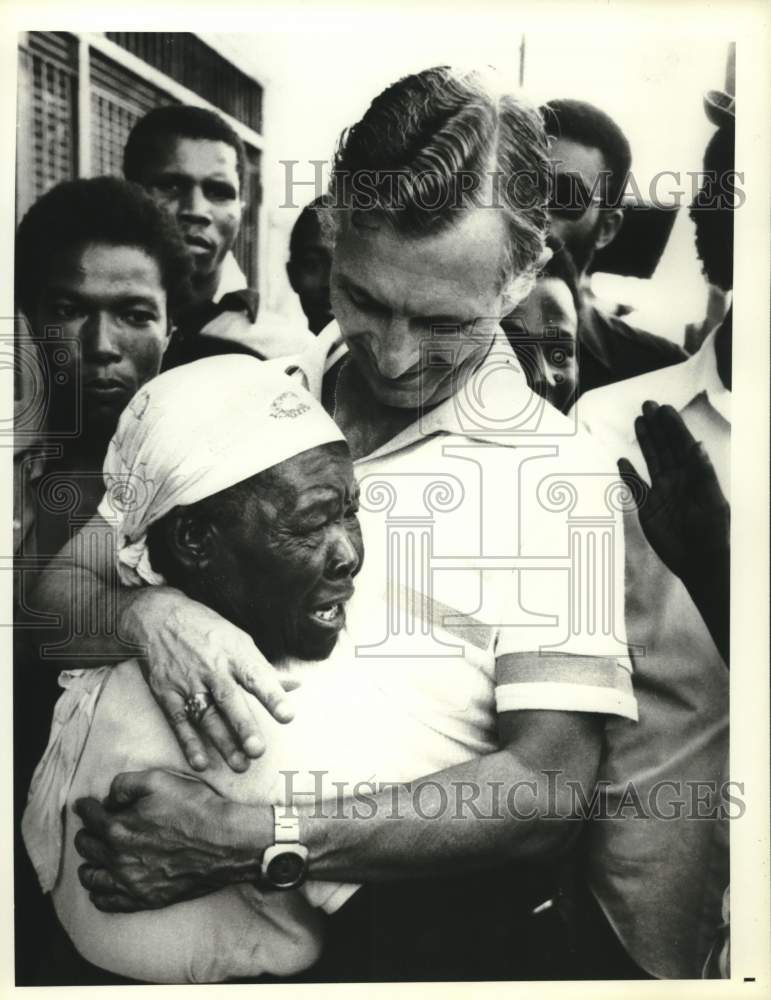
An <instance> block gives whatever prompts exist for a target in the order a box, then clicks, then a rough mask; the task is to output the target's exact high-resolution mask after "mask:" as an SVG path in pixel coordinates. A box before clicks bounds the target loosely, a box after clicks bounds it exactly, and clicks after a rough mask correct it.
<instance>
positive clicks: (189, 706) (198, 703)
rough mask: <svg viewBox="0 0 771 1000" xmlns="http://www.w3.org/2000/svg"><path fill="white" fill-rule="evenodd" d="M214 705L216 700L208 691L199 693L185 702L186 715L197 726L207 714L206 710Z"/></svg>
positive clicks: (192, 695)
mask: <svg viewBox="0 0 771 1000" xmlns="http://www.w3.org/2000/svg"><path fill="white" fill-rule="evenodd" d="M213 704H214V699H213V698H212V696H211V695H210V694H209V692H208V691H197V692H196V693H195V694H191V695H190V697H189V698H187V699H186V700H185V715H187V717H188V719H190V721H191V722H192V723H193V725H194V726H197V725H198V724H199V723H200V721H201V719H202V718H203V717H204V715H205V714H206V710H207V709H208V708H211V706H212V705H213Z"/></svg>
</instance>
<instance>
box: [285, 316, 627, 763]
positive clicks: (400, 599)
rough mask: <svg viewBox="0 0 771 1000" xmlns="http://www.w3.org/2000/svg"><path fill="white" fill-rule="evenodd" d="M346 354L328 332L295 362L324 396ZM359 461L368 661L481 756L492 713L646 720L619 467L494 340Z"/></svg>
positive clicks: (360, 599) (354, 618)
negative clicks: (639, 697)
mask: <svg viewBox="0 0 771 1000" xmlns="http://www.w3.org/2000/svg"><path fill="white" fill-rule="evenodd" d="M344 351H345V347H344V345H342V341H341V337H340V331H339V328H338V327H337V324H336V323H331V324H330V325H329V326H328V327H327V328H326V329H325V330H324V331H322V333H321V334H320V335H319V338H318V339H317V343H316V344H314V346H313V348H312V349H311V351H309V352H308V353H307V354H306V355H304V356H303V357H302V358H301V359H298V360H297V364H296V366H295V365H291V366H289V367H290V370H292V369H293V368H295V369H296V368H299V369H301V371H302V372H303V374H304V375H305V378H306V381H307V383H308V385H309V388H310V389H311V391H313V392H314V393H316V394H320V387H321V377H322V373H323V371H324V370H325V368H326V369H328V368H329V366H330V362H329V361H328V360H327V359H328V358H330V359H332V360H339V358H340V357H341V356H342V354H343V352H344ZM355 465H356V473H357V478H358V481H359V485H360V488H361V497H360V507H361V509H360V515H359V516H360V519H361V521H362V527H363V531H364V538H365V543H366V555H365V563H364V569H363V571H362V572H361V574H360V575H359V578H358V579H357V594H356V596H355V598H354V605H355V608H354V607H352V609H351V611H352V613H351V614H350V615H349V628H350V632H351V635H352V638H353V639H354V642H355V643H356V651H357V659H358V662H359V665H360V667H362V668H365V665H366V664H367V663H370V664H371V665H372V668H373V669H375V670H377V674H378V677H379V683H380V684H381V685H385V686H386V687H387V688H388V689H389V690H390V691H391V692H392V694H393V696H394V697H395V698H399V699H400V700H403V699H404V698H409V703H410V704H411V705H412V706H413V710H414V711H415V713H419V714H420V715H421V717H423V718H424V719H426V718H428V719H430V718H431V717H432V716H436V715H437V705H441V706H442V712H441V716H442V720H443V721H442V725H443V726H444V727H445V728H446V727H447V726H448V724H449V723H448V721H447V720H448V718H452V719H454V723H453V725H454V726H455V728H456V730H457V734H456V735H457V738H458V740H459V741H461V742H463V743H464V744H465V745H466V746H475V745H478V747H479V749H480V751H482V750H483V748H488V749H489V747H490V742H491V740H492V741H493V742H494V738H495V737H494V727H495V710H494V709H495V706H496V704H497V710H498V711H499V712H501V711H513V710H524V709H550V710H555V711H584V712H598V713H603V714H609V715H616V716H620V717H622V718H625V719H636V717H637V708H636V702H635V697H634V694H633V692H632V684H631V666H630V661H629V658H628V650H627V647H626V633H625V629H624V621H623V565H624V554H623V533H622V530H621V515H620V507H621V504H622V502H623V490H622V489H621V488H620V483H619V480H618V475H617V472H616V470H615V466H614V465H613V463H612V462H610V461H609V460H608V459H607V457H606V456H605V453H604V452H603V451H602V450H601V449H599V448H598V447H597V446H596V444H595V443H594V442H592V440H591V439H590V438H589V437H588V436H587V435H586V434H584V433H583V432H581V431H578V432H577V431H576V428H575V427H574V426H573V425H572V424H571V423H570V421H568V420H567V418H566V417H564V416H563V415H562V414H561V413H559V412H558V411H557V410H555V409H554V408H553V407H551V406H549V405H548V404H547V403H546V402H545V401H544V400H543V399H542V398H541V397H539V396H537V395H535V394H534V393H533V392H532V391H531V390H530V389H529V388H528V386H527V382H526V379H525V377H524V375H523V373H522V371H521V369H520V367H519V364H518V362H517V360H516V357H515V355H514V353H513V351H512V350H511V348H510V346H509V344H508V342H507V341H506V339H505V337H504V336H503V334H502V333H501V332H500V331H499V333H498V335H497V336H496V338H495V340H494V342H493V345H492V348H491V350H490V352H489V354H488V356H487V358H486V360H485V361H484V363H483V364H482V365H481V366H480V368H479V369H478V370H477V372H476V373H474V375H472V377H471V378H470V379H469V380H468V381H467V382H466V384H465V385H464V386H462V387H461V388H460V389H459V390H458V391H457V392H456V393H455V394H454V395H453V396H451V397H450V398H449V399H447V400H446V401H444V402H442V403H441V404H439V405H438V406H437V407H435V408H434V409H433V410H431V411H430V412H428V413H427V414H425V415H423V416H421V418H420V419H419V420H418V421H416V422H415V423H414V424H412V425H411V426H409V427H407V428H406V429H405V430H403V431H402V432H401V433H399V434H397V435H396V437H394V438H393V439H392V440H390V441H388V442H387V443H386V444H385V445H383V446H382V447H380V448H378V449H376V450H375V451H374V452H372V453H371V454H370V455H368V456H366V457H364V458H361V459H359V460H357V461H356V463H355ZM356 608H361V609H366V614H364V613H363V612H362V613H361V614H354V613H353V612H354V611H355V609H356ZM421 691H424V692H425V695H424V696H422V694H421ZM448 708H449V709H450V712H449V714H448V711H447V709H448Z"/></svg>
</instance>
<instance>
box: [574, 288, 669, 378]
mask: <svg viewBox="0 0 771 1000" xmlns="http://www.w3.org/2000/svg"><path fill="white" fill-rule="evenodd" d="M585 313H586V322H587V323H588V324H589V325H591V326H593V327H594V328H595V331H602V330H603V328H605V331H606V332H607V333H608V334H609V335H610V336H613V337H615V338H618V341H619V346H620V345H621V344H623V345H624V347H625V349H627V350H628V349H630V348H634V350H635V351H636V352H638V353H643V352H644V353H648V354H651V355H654V356H656V357H658V358H661V359H663V360H664V361H665V362H666V363H669V364H673V363H675V362H677V361H683V360H685V358H686V357H687V354H686V353H685V351H684V350H683V348H682V347H680V346H679V345H678V344H676V343H675V342H674V341H673V340H668V339H667V338H666V337H661V336H660V335H659V334H656V333H650V332H648V331H647V330H643V329H642V328H641V327H638V326H634V325H633V324H631V323H629V322H627V320H625V319H624V318H623V317H621V316H616V315H614V314H612V313H609V312H607V311H606V310H604V309H603V308H602V307H601V306H599V305H598V304H597V303H594V302H592V303H589V304H588V305H587V306H586V308H585Z"/></svg>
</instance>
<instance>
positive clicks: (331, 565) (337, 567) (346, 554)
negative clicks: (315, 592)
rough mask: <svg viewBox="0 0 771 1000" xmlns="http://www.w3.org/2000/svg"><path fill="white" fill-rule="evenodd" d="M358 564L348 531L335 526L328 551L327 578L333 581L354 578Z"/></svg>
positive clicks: (357, 552)
mask: <svg viewBox="0 0 771 1000" xmlns="http://www.w3.org/2000/svg"><path fill="white" fill-rule="evenodd" d="M359 562H360V558H359V550H358V548H357V547H356V546H355V545H354V543H353V539H352V538H351V536H350V534H349V532H348V530H347V529H346V528H345V527H344V526H343V525H342V524H341V525H338V526H336V527H335V529H334V537H333V539H332V542H331V545H330V549H329V560H328V563H327V576H328V577H329V578H330V579H333V580H341V579H344V578H345V577H347V576H354V575H355V573H356V572H357V570H358V568H359Z"/></svg>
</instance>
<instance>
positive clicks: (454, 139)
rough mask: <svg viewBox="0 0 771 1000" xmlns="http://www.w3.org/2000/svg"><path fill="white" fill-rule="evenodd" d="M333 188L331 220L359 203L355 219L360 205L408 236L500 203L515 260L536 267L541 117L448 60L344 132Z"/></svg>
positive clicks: (399, 87)
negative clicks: (470, 211) (447, 64)
mask: <svg viewBox="0 0 771 1000" xmlns="http://www.w3.org/2000/svg"><path fill="white" fill-rule="evenodd" d="M330 193H331V197H332V205H333V207H332V209H331V212H330V213H329V214H330V215H331V217H332V218H333V219H334V216H335V215H336V214H337V213H338V212H339V210H340V209H352V210H353V214H352V220H353V222H354V224H356V220H357V213H359V212H360V213H365V212H374V213H377V214H378V216H379V217H384V218H386V219H387V220H388V221H389V222H390V224H391V225H392V226H393V227H394V228H395V229H396V230H397V231H398V232H401V233H404V234H405V235H410V236H423V235H428V234H431V233H435V232H439V231H441V230H443V229H446V228H449V227H450V226H452V225H453V224H454V223H457V222H458V221H459V219H458V214H459V212H462V211H465V210H468V209H471V208H474V207H477V206H487V207H500V208H502V209H503V210H504V211H505V213H506V217H507V220H508V223H509V229H510V234H511V240H510V245H509V248H508V249H509V256H510V260H509V265H510V268H511V269H512V270H513V271H514V272H515V273H517V274H522V273H531V272H532V271H533V270H534V267H535V264H536V262H537V260H538V258H539V257H540V255H541V253H542V251H543V245H544V236H545V232H546V227H547V218H548V217H547V210H546V206H547V201H548V195H549V161H548V150H547V142H546V135H545V132H544V129H543V125H542V123H541V119H540V116H539V115H538V112H537V111H536V110H535V108H532V107H530V106H529V105H528V104H526V103H525V102H524V101H522V100H520V99H519V98H518V97H516V96H514V95H512V94H510V93H496V92H494V90H493V89H492V88H491V87H490V86H489V85H488V83H487V81H486V80H485V79H484V78H483V77H482V75H481V74H479V73H476V72H468V73H467V72H459V71H456V70H453V69H451V68H449V67H446V66H442V67H437V68H434V69H428V70H425V71H423V72H422V73H417V74H415V75H413V76H408V77H405V78H404V79H402V80H399V81H398V82H397V83H394V84H393V85H392V86H390V87H388V88H387V89H386V90H384V91H383V93H382V94H380V96H379V97H376V98H375V100H374V101H373V102H372V104H371V105H370V107H369V109H368V110H367V112H366V113H365V115H364V117H363V118H362V119H361V121H359V122H358V123H357V124H356V125H354V126H352V127H351V128H349V129H347V130H346V131H345V132H344V133H343V134H342V136H341V138H340V142H339V144H338V149H337V153H336V156H335V162H334V169H333V174H332V182H331V185H330Z"/></svg>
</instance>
